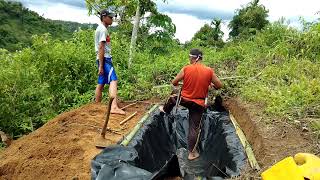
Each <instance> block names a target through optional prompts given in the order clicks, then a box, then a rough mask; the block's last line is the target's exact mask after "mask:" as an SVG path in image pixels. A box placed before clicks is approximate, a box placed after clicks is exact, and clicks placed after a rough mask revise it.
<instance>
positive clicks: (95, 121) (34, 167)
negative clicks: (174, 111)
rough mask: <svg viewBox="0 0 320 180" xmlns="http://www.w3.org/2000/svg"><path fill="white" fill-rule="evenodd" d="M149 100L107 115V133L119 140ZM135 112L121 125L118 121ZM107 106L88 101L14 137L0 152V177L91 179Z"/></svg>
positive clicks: (134, 123)
mask: <svg viewBox="0 0 320 180" xmlns="http://www.w3.org/2000/svg"><path fill="white" fill-rule="evenodd" d="M148 106H149V104H146V103H138V104H136V105H133V106H131V107H129V108H127V109H126V112H127V114H126V116H123V115H113V114H111V115H110V120H109V125H108V127H110V128H111V130H113V132H110V131H108V132H107V134H106V137H107V139H109V140H110V144H112V143H116V142H118V141H119V140H120V139H121V138H122V137H123V136H124V135H126V134H127V133H129V132H130V130H131V129H132V128H133V127H134V126H135V125H136V123H137V121H139V119H140V118H141V117H142V116H143V115H144V113H145V111H146V109H147V108H148ZM135 111H137V112H138V113H137V115H136V116H134V117H133V118H132V119H131V120H130V121H128V122H127V123H125V124H124V125H122V126H120V124H119V123H120V121H122V120H123V119H125V117H127V116H129V115H131V114H132V113H133V112H135ZM105 112H106V106H105V105H103V104H89V105H85V106H83V107H81V108H79V109H76V110H73V111H70V112H66V113H63V114H61V115H59V116H57V117H56V118H54V119H52V120H51V121H49V122H48V123H46V124H45V125H44V126H43V127H41V128H39V129H38V130H36V131H34V132H33V133H30V134H29V135H27V136H24V137H21V138H20V139H18V140H16V141H14V142H13V143H12V144H11V146H9V147H8V148H7V149H5V150H4V151H3V152H2V153H1V154H0V179H90V175H91V174H90V161H91V159H92V158H93V157H94V156H95V155H96V154H98V153H99V152H100V151H101V149H97V148H96V147H95V141H94V140H95V138H96V137H98V136H99V133H100V132H101V128H102V126H103V123H104V118H105Z"/></svg>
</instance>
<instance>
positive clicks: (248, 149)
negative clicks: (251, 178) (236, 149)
mask: <svg viewBox="0 0 320 180" xmlns="http://www.w3.org/2000/svg"><path fill="white" fill-rule="evenodd" d="M229 114H230V119H231V122H232V124H233V125H234V127H235V129H236V133H237V135H238V137H239V139H240V141H241V144H242V146H243V148H244V149H245V151H246V154H247V157H248V160H249V163H250V166H251V167H252V168H253V169H255V170H260V166H259V164H258V162H257V160H256V158H255V156H254V153H253V151H252V148H251V146H250V144H249V142H248V141H247V139H246V136H245V135H244V133H243V131H242V130H241V128H240V126H239V124H238V123H237V121H236V119H235V118H234V116H233V115H232V114H231V113H229Z"/></svg>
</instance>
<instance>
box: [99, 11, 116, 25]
mask: <svg viewBox="0 0 320 180" xmlns="http://www.w3.org/2000/svg"><path fill="white" fill-rule="evenodd" d="M99 14H100V20H101V22H102V23H104V24H105V25H108V26H109V25H111V24H112V22H113V18H114V17H117V15H116V14H115V13H112V12H110V11H108V10H107V9H104V10H102V11H101V12H100V13H99Z"/></svg>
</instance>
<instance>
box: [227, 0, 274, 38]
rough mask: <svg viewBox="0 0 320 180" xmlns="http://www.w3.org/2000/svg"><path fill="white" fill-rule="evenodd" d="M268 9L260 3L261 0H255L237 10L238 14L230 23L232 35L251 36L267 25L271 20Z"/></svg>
mask: <svg viewBox="0 0 320 180" xmlns="http://www.w3.org/2000/svg"><path fill="white" fill-rule="evenodd" d="M268 12H269V11H268V10H267V9H266V8H265V6H263V5H259V0H253V1H252V2H250V3H249V4H247V5H246V6H245V7H243V8H242V9H238V10H236V15H235V16H234V17H233V19H232V20H231V22H230V24H229V28H230V29H231V32H230V33H229V35H230V36H231V37H237V36H250V35H254V34H256V31H259V30H261V29H262V28H263V27H265V26H266V25H267V24H268V23H269V21H268V20H267V17H268Z"/></svg>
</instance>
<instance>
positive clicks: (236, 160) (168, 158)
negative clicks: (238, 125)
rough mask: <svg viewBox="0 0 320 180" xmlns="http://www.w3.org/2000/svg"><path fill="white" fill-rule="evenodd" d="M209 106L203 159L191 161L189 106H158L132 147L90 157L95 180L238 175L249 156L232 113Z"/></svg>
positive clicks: (204, 123) (204, 122)
mask: <svg viewBox="0 0 320 180" xmlns="http://www.w3.org/2000/svg"><path fill="white" fill-rule="evenodd" d="M209 109H212V108H209ZM209 109H207V111H206V113H204V115H203V118H202V128H201V135H200V141H199V142H200V143H199V146H198V149H199V152H200V158H198V159H196V160H193V161H189V160H187V155H188V152H187V150H186V148H187V134H188V110H187V109H185V108H183V107H181V108H179V110H178V113H177V114H174V115H172V114H171V115H164V114H163V113H160V112H159V110H155V111H154V112H153V113H152V114H151V115H150V117H149V118H148V119H147V121H146V122H145V123H144V125H143V127H142V128H141V129H140V130H139V131H138V132H137V134H136V135H135V137H134V138H133V139H132V140H131V141H130V143H129V144H128V146H126V147H123V146H121V145H115V146H110V147H107V148H105V149H104V150H103V151H102V152H101V153H100V154H98V155H97V156H96V157H95V158H94V159H93V160H92V162H91V172H92V179H99V180H100V179H106V180H116V179H117V180H122V179H123V180H127V179H132V180H133V179H136V180H138V179H165V177H177V176H181V177H183V179H194V178H195V177H202V178H203V179H221V178H226V177H234V176H238V175H240V171H241V169H242V168H243V167H244V166H245V164H246V156H245V153H244V150H243V147H242V145H241V143H240V140H239V138H238V136H237V135H236V133H235V128H234V126H233V125H232V122H231V121H230V119H229V114H228V112H227V111H223V112H217V111H213V110H209Z"/></svg>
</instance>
